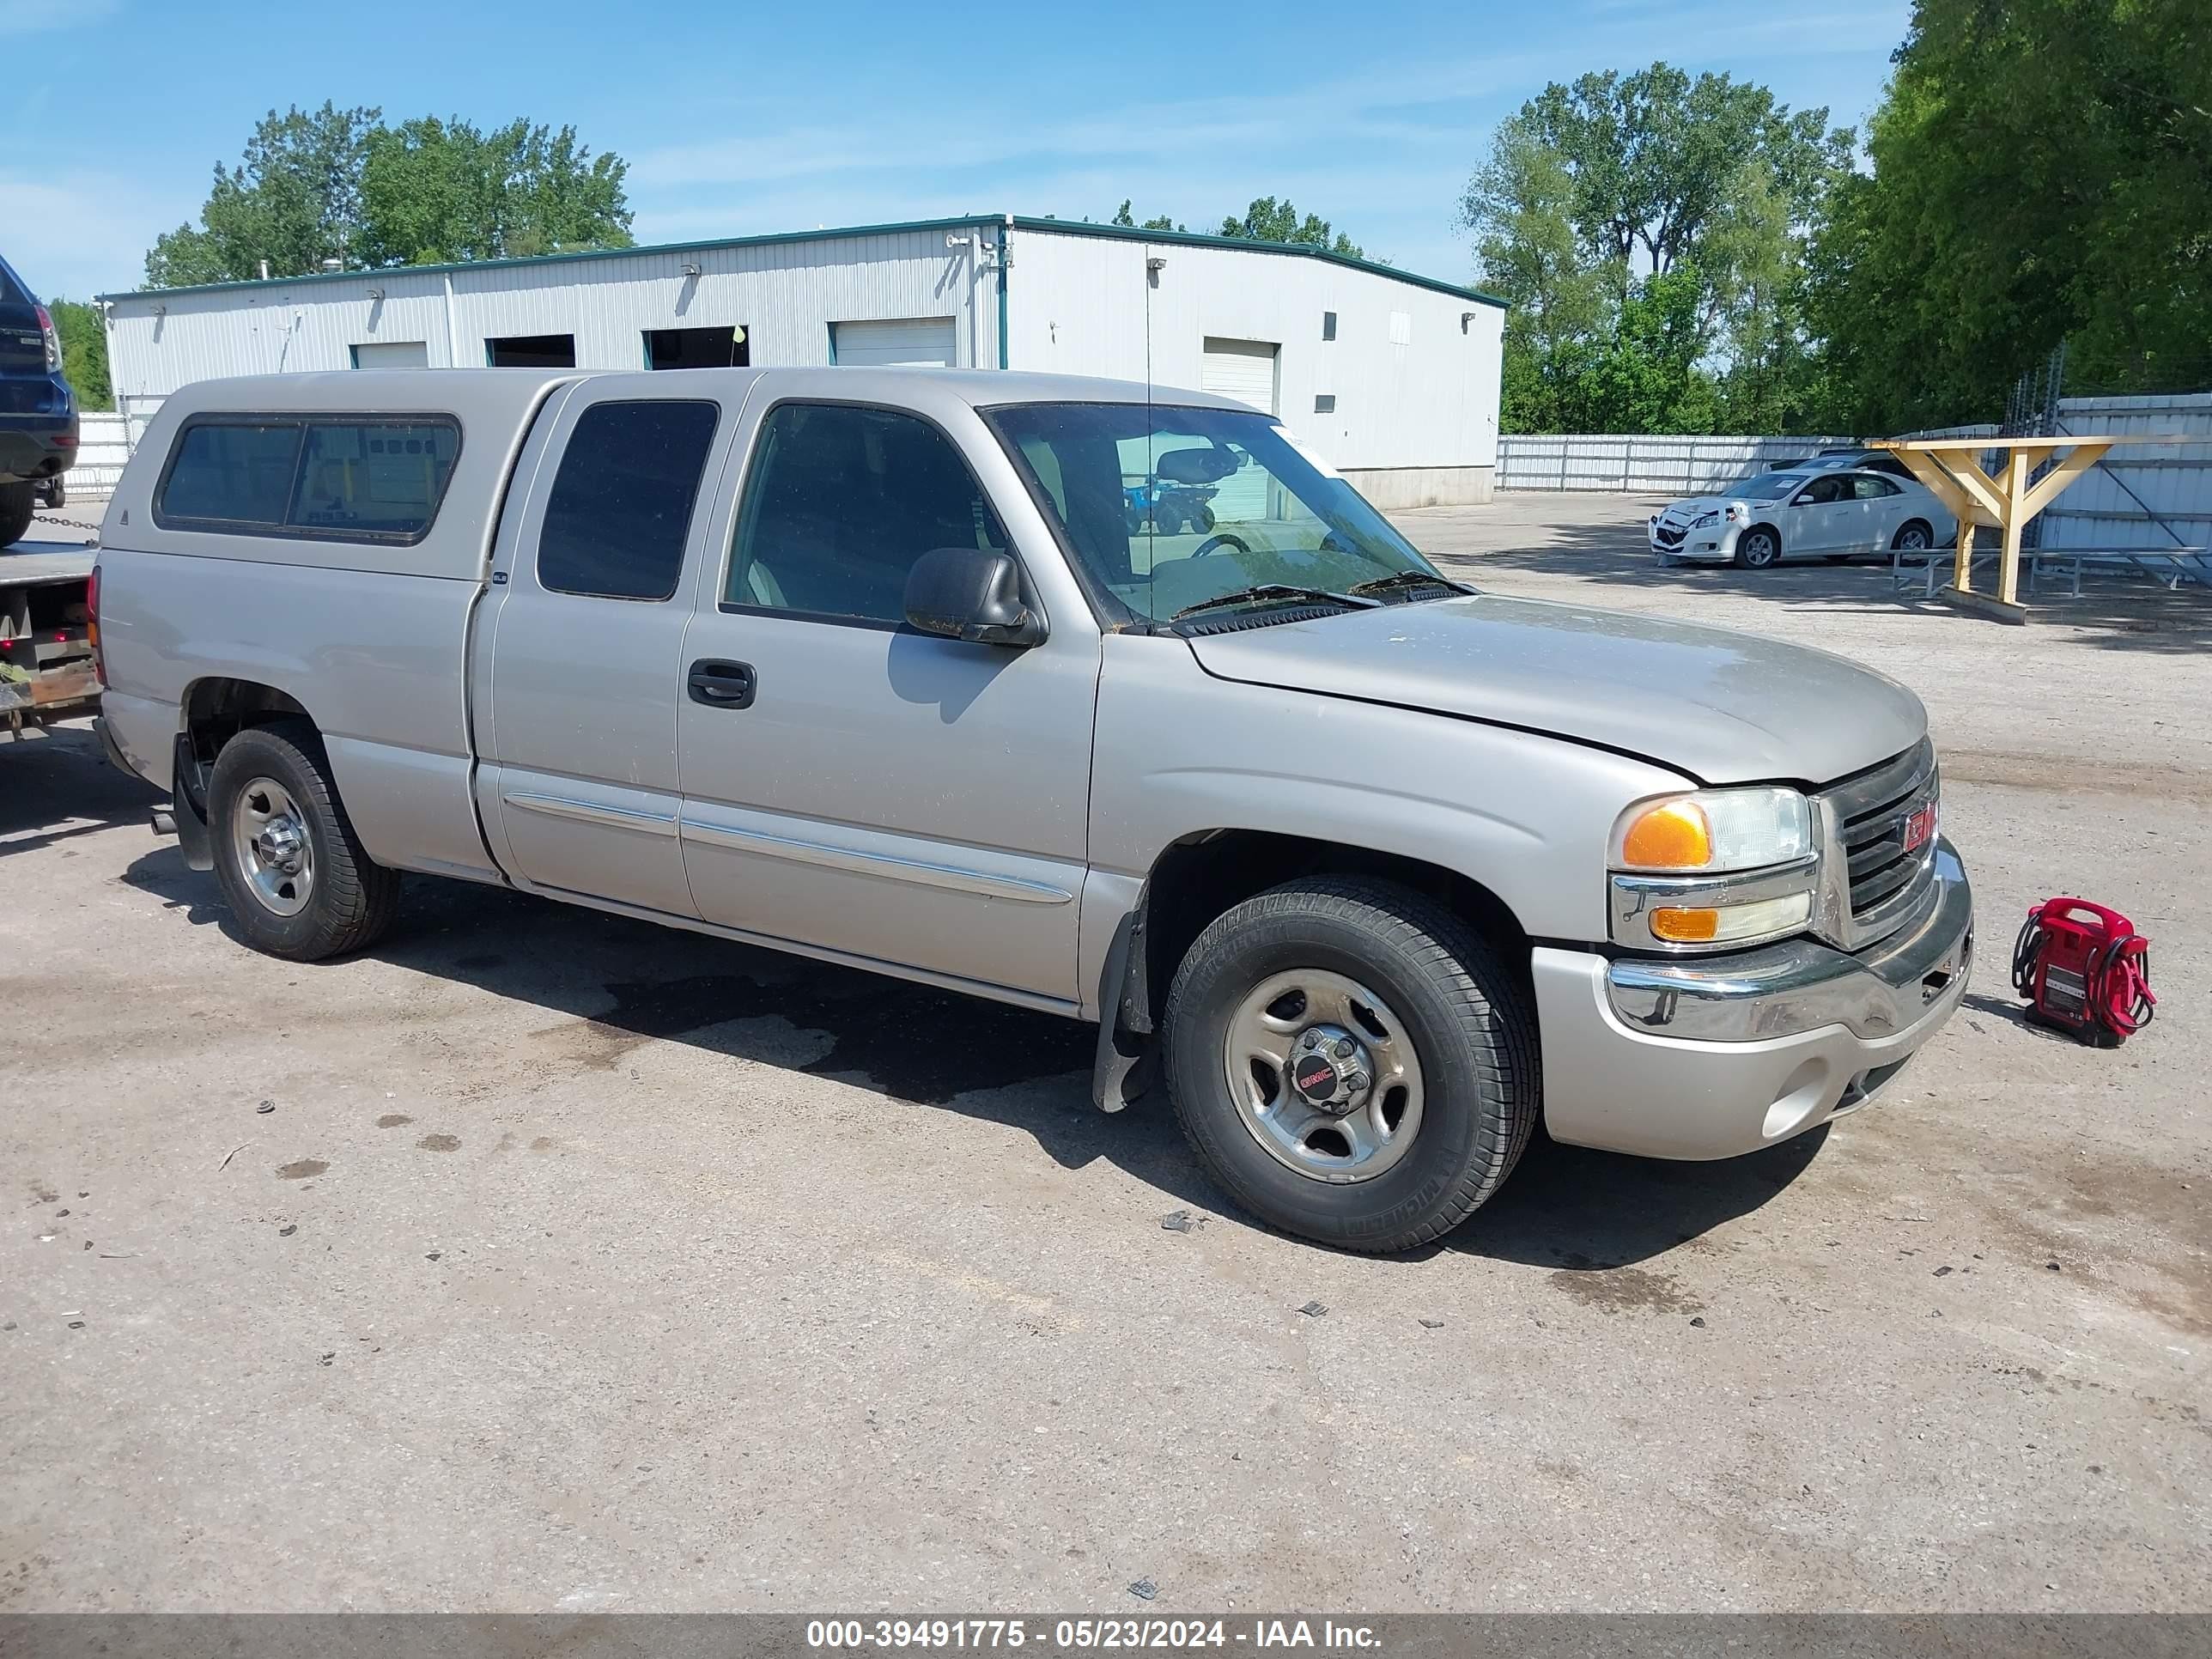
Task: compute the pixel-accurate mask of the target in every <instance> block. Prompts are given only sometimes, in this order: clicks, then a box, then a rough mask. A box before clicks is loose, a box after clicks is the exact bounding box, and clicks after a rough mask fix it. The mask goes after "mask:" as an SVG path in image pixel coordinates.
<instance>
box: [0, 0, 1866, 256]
mask: <svg viewBox="0 0 2212 1659" xmlns="http://www.w3.org/2000/svg"><path fill="white" fill-rule="evenodd" d="M1906 18H1907V6H1906V4H1905V3H1904V0H1875V3H1873V4H1870V5H1849V6H1847V5H1843V4H1838V3H1817V0H1816V3H1799V4H1795V5H1792V4H1788V3H1778V0H1765V3H1759V0H1685V3H1679V4H1675V3H1658V0H1553V3H1541V4H1533V5H1515V6H1509V7H1496V6H1481V5H1476V6H1469V5H1468V4H1465V3H1458V4H1431V3H1406V0H1358V3H1338V4H1334V5H1319V4H1309V3H1304V0H1277V3H1267V0H1260V3H1235V0H1231V3H1228V4H1224V3H1220V0H1211V3H1209V0H1182V3H1176V4H1165V5H1162V4H1152V3H1146V0H1134V3H1129V0H1124V3H1119V4H1115V5H1113V6H1110V7H1108V6H1085V5H1067V4H1060V5H1049V4H1037V3H1031V4H1024V5H1013V4H1001V3H987V4H973V5H968V6H964V7H963V6H957V5H954V6H946V5H941V4H940V5H934V6H932V5H927V4H917V3H905V4H897V3H884V0H875V3H865V0H806V3H800V4H789V3H786V4H781V5H776V6H745V5H735V4H714V3H710V0H652V3H644V4H624V3H621V0H588V3H575V0H535V3H532V4H527V5H521V4H508V3H498V4H493V3H470V0H443V3H423V0H416V3H413V4H383V5H376V4H368V5H364V4H362V3H359V0H348V3H343V4H328V3H320V0H296V3H289V4H277V3H262V4H247V3H233V0H190V3H184V4H179V3H178V0H0V40H6V41H9V43H10V45H9V58H10V60H11V61H10V67H9V75H8V77H7V80H8V84H9V90H8V92H7V94H6V96H5V102H4V104H0V250H4V252H6V254H7V256H8V258H9V261H10V262H11V263H12V264H15V267H16V268H17V270H20V271H21V273H22V274H23V276H25V278H26V279H27V281H28V282H29V283H31V285H32V286H33V287H34V288H36V289H38V290H39V291H40V293H41V294H57V293H58V294H64V295H71V296H76V297H82V296H83V295H88V294H91V293H93V292H95V291H99V290H102V289H121V288H129V287H135V286H136V285H137V283H138V281H139V280H140V278H141V276H143V253H144V250H145V248H146V247H147V246H148V245H149V243H150V241H151V240H152V239H153V238H154V236H155V235H156V234H158V233H160V232H161V231H162V230H165V229H168V228H173V227H174V226H176V225H178V224H179V223H182V222H185V221H186V220H188V219H191V218H192V217H194V216H196V214H197V210H198V208H199V204H200V203H201V202H202V200H204V197H205V196H206V193H207V184H208V179H209V174H210V170H211V169H212V167H213V166H214V164H215V162H216V161H217V160H222V161H235V160H236V159H237V156H238V154H239V151H240V149H241V147H242V146H243V144H244V143H245V139H246V134H247V133H248V132H249V131H251V129H252V124H253V122H254V121H255V120H256V119H257V118H258V117H259V116H260V115H261V114H262V113H264V112H265V111H267V110H268V109H270V108H271V107H279V108H281V107H283V106H287V105H289V104H293V103H299V104H301V105H307V106H313V105H318V104H320V103H321V102H322V100H324V99H325V98H328V99H332V100H336V101H337V103H339V104H341V105H351V104H370V105H378V106H381V107H382V108H383V110H384V112H385V113H386V117H387V118H392V119H395V120H396V119H398V118H404V117H406V116H411V115H417V114H424V113H436V114H441V115H444V114H450V113H459V114H461V115H464V116H466V117H468V118H472V119H475V120H477V121H478V122H481V123H483V124H486V125H489V124H490V123H493V122H496V121H500V120H503V119H506V118H510V117H512V116H514V115H517V114H526V115H529V116H530V117H532V118H534V119H538V120H545V121H550V122H553V123H555V124H556V125H558V124H560V123H562V122H573V123H574V124H575V125H576V126H577V128H578V129H579V131H580V133H581V135H582V137H583V138H584V139H585V141H586V143H589V144H590V145H592V148H593V149H612V150H615V151H617V153H619V154H620V155H623V156H624V157H626V158H628V160H629V163H630V173H629V194H630V203H631V205H632V207H633V208H634V209H635V210H636V214H637V220H636V224H635V231H636V234H637V236H638V239H639V240H641V241H647V242H653V241H675V240H704V239H707V238H711V237H714V236H720V235H743V234H750V233H757V232H764V231H781V230H795V229H804V228H811V227H812V226H816V225H841V224H865V223H871V222H881V221H886V220H895V219H905V218H921V217H928V216H937V215H940V214H950V213H961V212H969V211H979V212H984V211H987V212H999V211H1012V212H1017V213H1030V214H1058V215H1059V216H1061V217H1063V218H1070V219H1073V218H1080V217H1082V216H1084V215H1085V214H1088V215H1090V216H1092V217H1093V218H1100V219H1103V218H1106V217H1109V216H1111V214H1112V213H1113V211H1114V210H1115V207H1116V206H1117V205H1118V204H1120V202H1121V198H1122V197H1125V196H1127V197H1133V198H1134V200H1135V203H1136V207H1137V212H1138V215H1139V217H1144V216H1148V215H1150V214H1153V213H1159V212H1165V213H1170V214H1173V215H1175V216H1177V217H1178V218H1180V219H1182V220H1184V221H1186V222H1188V223H1189V225H1190V227H1191V228H1193V229H1194V230H1196V229H1212V228H1214V227H1215V226H1216V225H1218V222H1219V221H1220V218H1221V216H1222V215H1223V214H1224V213H1226V212H1231V211H1241V210H1242V209H1243V205H1244V204H1245V203H1247V202H1248V201H1249V200H1250V199H1251V198H1252V197H1255V196H1259V195H1269V194H1273V195H1285V194H1287V195H1288V196H1289V197H1291V199H1292V200H1293V201H1295V202H1296V204H1297V206H1298V208H1299V209H1300V210H1302V211H1303V210H1310V211H1314V212H1317V213H1319V214H1321V215H1322V216H1323V217H1325V218H1328V219H1330V220H1333V221H1334V222H1335V223H1336V224H1337V226H1338V227H1339V228H1341V229H1345V230H1347V231H1349V232H1350V233H1351V234H1352V237H1353V239H1354V240H1357V241H1358V242H1360V243H1362V244H1364V246H1365V247H1366V248H1367V250H1368V252H1370V253H1371V254H1376V255H1380V256H1381V257H1383V258H1388V259H1390V260H1392V261H1394V262H1395V263H1396V264H1400V265H1401V266H1404V267H1405V268H1407V269H1408V270H1415V271H1419V272H1421V273H1423V274H1425V275H1431V276H1443V277H1446V278H1454V279H1460V280H1464V279H1466V278H1467V277H1468V276H1470V275H1471V274H1472V255H1471V252H1470V251H1469V247H1468V240H1467V239H1466V237H1465V236H1464V235H1463V234H1461V233H1459V232H1458V231H1456V230H1455V228H1453V225H1452V218H1453V211H1454V205H1455V202H1456V201H1457V199H1458V196H1459V193H1460V191H1461V189H1462V187H1463V185H1465V182H1466V179H1467V176H1468V173H1469V172H1470V171H1471V170H1472V169H1473V168H1474V166H1475V164H1476V163H1477V161H1479V160H1480V156H1481V155H1482V153H1483V150H1484V148H1485V145H1486V140H1487V136H1488V134H1489V131H1490V129H1491V127H1492V125H1493V124H1494V123H1495V122H1496V121H1497V120H1498V118H1500V117H1501V116H1504V115H1507V114H1510V113H1511V112H1512V111H1513V110H1514V109H1515V108H1516V107H1517V106H1519V105H1520V103H1521V102H1522V100H1524V99H1526V98H1527V97H1528V96H1529V95H1531V94H1534V92H1536V91H1537V90H1538V89H1539V88H1541V86H1542V85H1543V84H1544V82H1546V81H1547V80H1553V79H1559V80H1569V79H1571V78H1572V77H1573V76H1576V75H1577V74H1579V73H1581V72H1582V71H1583V70H1591V69H1610V68H1619V69H1631V68H1635V67H1638V66H1639V65H1642V64H1648V63H1650V61H1651V60H1652V59H1653V58H1666V59H1668V61H1670V62H1672V63H1674V64H1680V65H1681V66H1682V67H1684V68H1686V69H1690V70H1705V69H1711V70H1726V71H1728V72H1729V73H1730V74H1732V75H1735V76H1737V77H1738V78H1747V79H1752V80H1757V81H1762V82H1765V83H1766V84H1767V85H1769V86H1771V87H1772V88H1774V89H1775V92H1776V94H1778V96H1779V97H1781V98H1782V99H1783V100H1784V101H1785V102H1787V103H1789V104H1790V105H1791V106H1793V107H1804V106H1810V105H1816V104H1826V105H1827V106H1829V108H1830V111H1831V118H1832V120H1833V121H1835V122H1837V123H1838V124H1850V125H1859V124H1861V123H1863V118H1864V116H1865V114H1866V112H1867V111H1868V110H1869V109H1870V108H1871V107H1872V106H1873V105H1874V103H1875V100H1877V98H1878V97H1879V96H1880V94H1881V87H1882V83H1883V80H1884V78H1885V76H1887V72H1888V58H1889V53H1890V52H1891V50H1892V48H1893V47H1894V46H1895V45H1896V44H1897V43H1898V41H1899V40H1900V39H1902V37H1903V34H1904V31H1905V23H1906ZM33 63H35V64H36V65H37V72H36V79H35V81H31V82H30V85H31V89H30V90H29V91H28V92H27V93H25V92H24V91H23V90H22V88H24V86H25V85H26V83H27V80H28V79H29V77H27V76H25V74H24V71H25V70H26V69H27V68H30V67H31V65H32V64H33Z"/></svg>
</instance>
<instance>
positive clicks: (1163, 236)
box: [1014, 215, 1511, 311]
mask: <svg viewBox="0 0 2212 1659" xmlns="http://www.w3.org/2000/svg"><path fill="white" fill-rule="evenodd" d="M1014 228H1015V229H1016V230H1046V231H1056V232H1058V233H1059V234H1061V235H1063V236H1105V237H1111V238H1115V239H1116V240H1121V241H1125V242H1168V243H1174V244H1179V245H1181V246H1184V247H1222V248H1228V249H1230V250H1231V252H1241V253H1289V254H1295V255H1297V256H1298V257H1300V258H1307V259H1323V260H1326V261H1328V263H1329V264H1333V265H1343V266H1346V268H1347V269H1350V270H1364V271H1366V272H1368V273H1369V274H1370V276H1389V277H1395V279H1396V280H1397V281H1399V282H1401V283H1412V284H1413V286H1414V287H1415V288H1425V289H1433V290H1434V291H1435V292H1437V293H1438V294H1449V295H1454V296H1455V297H1456V298H1458V299H1462V300H1474V301H1477V302H1479V303H1480V304H1482V305H1486V306H1496V307H1498V309H1499V310H1500V311H1506V310H1510V309H1511V307H1510V303H1509V302H1508V301H1504V300H1501V299H1499V298H1498V296H1497V295H1495V294H1485V293H1484V292H1483V291H1482V290H1481V289H1479V288H1462V287H1461V286H1460V285H1459V284H1458V283H1447V282H1443V281H1441V280H1439V279H1438V278H1437V277H1434V276H1418V275H1416V274H1415V273H1414V272H1413V271H1410V270H1399V269H1398V267H1397V266H1395V265H1385V264H1376V262H1375V261H1374V260H1372V259H1355V258H1352V255H1350V254H1349V253H1333V252H1330V251H1329V250H1328V249H1327V248H1325V247H1310V246H1307V245H1306V244H1304V243H1303V242H1262V241H1257V240H1254V239H1253V238H1251V237H1249V236H1214V235H1210V234H1206V233H1204V232H1201V231H1195V230H1146V229H1143V228H1139V227H1133V226H1129V225H1097V224H1089V223H1086V222H1084V221H1083V220H1080V219H1077V220H1074V221H1072V222H1071V221H1069V220H1066V219H1026V218H1024V217H1022V216H1020V215H1016V216H1015V218H1014Z"/></svg>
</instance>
